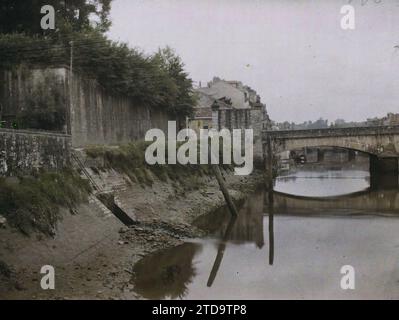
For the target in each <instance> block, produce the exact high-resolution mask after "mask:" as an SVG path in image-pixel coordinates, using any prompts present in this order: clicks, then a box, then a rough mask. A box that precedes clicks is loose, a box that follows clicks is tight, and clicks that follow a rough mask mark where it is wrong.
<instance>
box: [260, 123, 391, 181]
mask: <svg viewBox="0 0 399 320" xmlns="http://www.w3.org/2000/svg"><path fill="white" fill-rule="evenodd" d="M262 141H263V152H264V157H265V159H266V166H267V170H272V168H273V155H276V154H278V153H280V152H283V151H288V150H294V149H301V148H305V147H337V148H345V149H350V150H356V151H361V152H364V153H367V154H369V155H370V172H371V173H375V172H390V173H396V174H398V170H399V169H398V168H399V163H398V159H399V126H398V125H396V126H378V127H351V128H327V129H311V130H291V131H263V134H262ZM270 172H271V171H270Z"/></svg>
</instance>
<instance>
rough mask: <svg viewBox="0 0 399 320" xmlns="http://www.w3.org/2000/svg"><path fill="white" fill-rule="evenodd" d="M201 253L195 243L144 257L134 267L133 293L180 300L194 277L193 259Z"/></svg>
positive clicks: (147, 296)
mask: <svg viewBox="0 0 399 320" xmlns="http://www.w3.org/2000/svg"><path fill="white" fill-rule="evenodd" d="M200 251H201V246H200V245H199V244H195V243H185V244H183V245H181V246H178V247H176V248H171V249H168V250H164V251H160V252H159V253H157V254H155V255H151V256H147V257H145V258H144V259H142V260H141V261H140V262H138V263H137V264H136V265H135V266H134V269H133V271H134V273H135V276H134V279H133V282H134V283H135V292H136V293H137V294H139V295H141V296H143V297H144V298H146V299H152V300H160V299H181V298H183V297H184V296H185V295H186V294H187V290H188V289H187V288H188V285H189V284H190V283H191V281H192V279H193V278H194V277H195V275H196V272H195V267H194V265H193V258H194V256H195V255H196V254H197V253H199V252H200Z"/></svg>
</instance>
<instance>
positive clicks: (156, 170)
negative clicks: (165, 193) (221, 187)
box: [85, 142, 228, 190]
mask: <svg viewBox="0 0 399 320" xmlns="http://www.w3.org/2000/svg"><path fill="white" fill-rule="evenodd" d="M150 144H151V143H149V142H135V143H130V144H127V145H122V146H119V147H117V148H115V147H106V146H98V147H96V146H93V147H88V148H86V150H85V151H86V154H87V155H88V156H89V157H91V158H93V159H96V158H102V159H103V160H104V161H103V162H104V168H105V169H111V168H112V169H114V170H116V171H118V172H119V173H123V174H126V175H127V176H128V177H129V178H130V180H131V181H133V182H136V183H139V184H140V185H141V186H143V187H145V186H152V185H153V183H154V177H156V178H158V179H159V180H160V181H163V182H167V181H168V180H171V181H173V182H178V183H180V184H182V185H183V186H184V187H185V188H187V190H195V189H198V188H199V186H200V185H201V182H200V177H203V176H207V175H210V170H209V167H208V165H181V164H176V165H148V164H147V163H146V161H145V151H146V149H147V147H148V146H149V145H150ZM166 151H167V148H166ZM166 157H167V155H166ZM223 167H225V166H223ZM227 167H228V166H226V168H227ZM104 168H99V169H100V170H101V169H104ZM226 168H225V169H226Z"/></svg>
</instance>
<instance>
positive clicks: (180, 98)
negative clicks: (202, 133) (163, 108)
mask: <svg viewBox="0 0 399 320" xmlns="http://www.w3.org/2000/svg"><path fill="white" fill-rule="evenodd" d="M153 60H154V61H155V62H156V63H157V64H158V65H159V66H160V67H161V69H162V70H164V71H165V72H166V73H167V74H168V75H169V76H170V77H171V78H172V79H173V81H174V83H175V86H176V89H177V96H176V100H175V102H174V103H173V104H171V105H168V106H167V107H168V109H169V111H170V112H171V113H172V114H173V115H175V116H176V117H177V118H178V119H180V120H184V119H185V117H189V116H192V114H193V110H194V106H195V104H196V98H195V96H194V94H193V82H192V80H191V79H190V78H189V77H188V74H187V73H186V71H185V70H184V63H183V62H182V60H181V58H180V57H179V56H178V55H177V54H176V53H175V51H174V50H173V49H171V48H170V47H166V48H164V49H159V50H158V52H157V53H156V54H155V55H154V57H153Z"/></svg>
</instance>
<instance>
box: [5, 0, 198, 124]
mask: <svg viewBox="0 0 399 320" xmlns="http://www.w3.org/2000/svg"><path fill="white" fill-rule="evenodd" d="M12 2H14V4H13V3H12ZM41 2H43V1H40V0H37V1H32V3H30V4H29V5H28V7H27V8H26V3H25V1H24V4H23V5H22V4H19V3H15V1H5V2H4V3H2V4H1V5H0V7H1V10H0V11H1V12H2V14H3V15H4V14H5V13H6V12H8V13H9V14H10V17H11V16H14V18H13V20H10V21H8V20H9V17H4V18H5V20H2V19H1V16H0V68H12V67H14V66H16V65H19V64H21V63H24V64H27V65H41V66H61V65H62V66H65V65H70V62H71V57H72V61H73V68H74V70H75V71H77V72H80V73H83V74H84V75H86V76H88V77H91V78H95V79H96V80H97V81H98V82H99V83H100V84H101V85H102V86H103V87H104V88H105V89H107V90H109V91H111V92H112V93H116V94H121V95H124V96H128V97H130V98H132V99H134V100H135V101H137V102H139V103H142V104H145V105H147V106H150V107H152V106H155V107H160V108H165V109H166V110H168V111H169V112H170V113H171V114H172V115H174V116H176V118H182V119H184V118H185V117H186V116H189V115H191V114H192V112H193V106H194V104H195V97H194V95H193V93H192V81H191V79H189V77H188V74H187V73H186V72H185V70H184V64H183V62H182V60H181V59H180V57H179V56H178V55H177V54H176V53H175V52H174V51H173V50H172V49H170V48H165V49H162V50H161V49H160V50H159V52H157V53H155V54H153V55H148V54H145V53H144V52H142V51H141V50H140V49H137V48H134V49H133V48H130V47H129V46H128V45H127V44H126V43H121V42H115V41H112V40H110V39H108V38H107V37H106V35H105V31H107V30H108V28H109V26H110V20H109V11H110V4H111V0H96V1H87V0H86V1H85V0H70V1H67V2H66V1H60V0H53V1H45V2H46V3H45V4H50V5H53V6H54V7H55V9H56V12H57V19H56V21H57V28H56V30H46V31H43V30H40V29H38V28H40V21H33V20H32V19H27V20H25V18H24V16H25V15H26V14H29V13H32V12H36V11H37V12H39V13H40V9H38V8H40V4H41ZM65 2H66V3H67V4H65ZM23 9H24V10H26V11H24V10H23ZM24 12H25V13H24ZM76 12H79V14H78V15H76ZM93 15H94V17H95V18H94V19H93ZM34 16H35V17H36V15H34ZM7 21H8V22H7ZM71 48H73V50H71Z"/></svg>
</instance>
